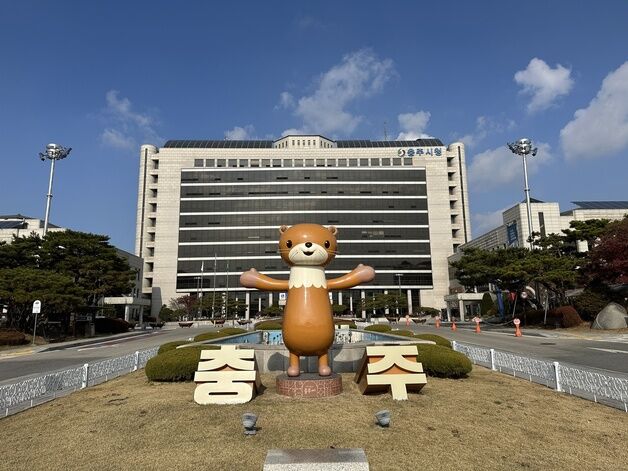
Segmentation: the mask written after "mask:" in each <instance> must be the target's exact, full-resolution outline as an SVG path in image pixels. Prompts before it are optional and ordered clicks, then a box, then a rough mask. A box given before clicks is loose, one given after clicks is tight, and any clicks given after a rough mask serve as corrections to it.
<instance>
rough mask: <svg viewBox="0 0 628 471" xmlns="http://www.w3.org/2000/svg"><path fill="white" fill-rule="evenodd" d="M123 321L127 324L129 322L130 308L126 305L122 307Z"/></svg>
mask: <svg viewBox="0 0 628 471" xmlns="http://www.w3.org/2000/svg"><path fill="white" fill-rule="evenodd" d="M124 320H125V321H127V322H129V321H130V320H131V306H130V305H128V304H126V305H125V306H124Z"/></svg>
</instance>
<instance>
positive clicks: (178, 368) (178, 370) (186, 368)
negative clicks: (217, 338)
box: [144, 345, 220, 382]
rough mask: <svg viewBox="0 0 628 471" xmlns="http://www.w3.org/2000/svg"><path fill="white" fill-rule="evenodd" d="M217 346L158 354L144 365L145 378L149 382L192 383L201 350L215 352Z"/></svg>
mask: <svg viewBox="0 0 628 471" xmlns="http://www.w3.org/2000/svg"><path fill="white" fill-rule="evenodd" d="M219 348H220V347H219V346H217V345H206V346H202V347H196V346H195V347H187V348H178V349H174V350H170V351H167V352H165V353H160V354H159V355H157V356H156V357H153V358H151V359H150V360H148V363H146V368H145V369H144V371H145V373H146V377H147V378H148V379H149V380H151V381H168V382H172V381H192V380H193V379H194V373H195V372H196V370H197V368H198V362H199V361H200V359H201V350H217V349H219Z"/></svg>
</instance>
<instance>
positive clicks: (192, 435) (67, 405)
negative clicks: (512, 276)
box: [0, 368, 628, 471]
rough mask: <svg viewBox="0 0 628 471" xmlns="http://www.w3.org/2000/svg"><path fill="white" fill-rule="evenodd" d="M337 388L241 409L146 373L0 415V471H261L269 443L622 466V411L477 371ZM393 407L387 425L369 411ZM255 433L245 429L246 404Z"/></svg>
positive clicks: (378, 465) (468, 462)
mask: <svg viewBox="0 0 628 471" xmlns="http://www.w3.org/2000/svg"><path fill="white" fill-rule="evenodd" d="M352 376H353V375H343V382H344V392H343V393H342V395H340V396H336V397H334V398H326V399H316V400H314V399H308V400H305V399H291V398H287V397H282V396H278V395H277V394H276V393H275V384H274V375H271V374H264V375H262V381H263V383H264V385H265V386H267V389H266V390H265V391H264V393H263V394H262V395H260V396H258V397H257V398H256V399H254V400H253V402H251V403H249V404H245V405H238V406H199V405H197V404H196V403H194V401H193V399H192V396H193V391H194V387H195V385H194V384H193V383H172V384H166V383H161V384H159V383H150V382H149V381H148V380H147V379H146V377H145V376H144V373H143V372H142V371H140V372H137V373H133V374H130V375H127V376H124V377H122V378H118V379H116V380H113V381H110V382H108V383H104V384H102V385H100V386H96V387H93V388H89V389H86V390H84V391H80V392H77V393H75V394H72V395H70V396H67V397H63V398H60V399H57V400H55V401H52V402H50V403H47V404H44V405H42V406H39V407H36V408H34V409H30V410H28V411H25V412H22V413H20V414H17V415H15V416H10V417H8V418H5V419H2V420H0V431H1V439H0V457H1V458H0V459H1V463H2V464H1V466H0V467H1V468H2V469H7V470H8V469H11V470H32V471H36V470H45V471H50V470H77V469H85V470H101V469H107V470H109V469H111V470H118V469H119V470H132V471H138V470H154V469H167V470H195V471H197V470H261V469H262V465H263V463H264V459H265V457H266V452H267V450H268V449H270V448H326V447H336V448H353V447H360V448H364V449H365V451H366V455H367V458H368V460H369V462H370V464H371V469H373V470H419V469H426V470H454V469H474V470H488V469H503V470H513V469H538V470H541V469H542V470H556V469H565V470H573V469H581V470H590V469H596V470H601V469H604V470H619V469H626V468H625V466H626V463H628V447H627V446H626V444H627V443H628V414H626V413H625V412H622V411H619V410H616V409H612V408H610V407H606V406H602V405H599V404H595V403H592V402H589V401H585V400H582V399H579V398H575V397H572V396H567V395H563V394H560V393H556V392H554V391H552V390H550V389H547V388H545V387H543V386H540V385H536V384H531V383H527V382H526V381H523V380H521V379H514V378H511V377H509V376H506V375H503V374H499V373H494V372H490V371H488V370H485V369H482V368H475V369H474V371H473V373H472V374H471V375H470V377H469V378H467V379H464V380H445V379H436V378H428V384H427V386H425V387H424V388H423V391H422V392H421V393H420V394H410V395H409V397H410V398H409V400H408V401H403V402H396V401H393V400H392V399H390V396H388V395H378V396H361V395H360V394H359V392H358V390H357V387H356V385H355V384H354V383H353V382H352ZM380 409H389V410H390V411H391V413H392V421H391V427H390V428H389V429H380V428H378V427H377V426H376V425H375V423H374V413H375V412H376V411H378V410H380ZM247 411H251V412H254V413H256V414H258V415H259V420H258V424H257V425H258V426H259V427H261V430H260V431H259V432H258V434H257V435H256V436H254V437H245V436H244V434H243V428H242V425H241V422H240V420H241V415H242V413H243V412H247Z"/></svg>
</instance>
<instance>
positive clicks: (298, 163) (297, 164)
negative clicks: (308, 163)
mask: <svg viewBox="0 0 628 471" xmlns="http://www.w3.org/2000/svg"><path fill="white" fill-rule="evenodd" d="M294 166H295V167H303V159H295V160H294Z"/></svg>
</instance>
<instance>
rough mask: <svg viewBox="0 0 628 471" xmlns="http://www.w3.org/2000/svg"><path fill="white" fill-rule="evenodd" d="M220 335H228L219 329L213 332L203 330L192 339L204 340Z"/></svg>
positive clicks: (219, 336)
mask: <svg viewBox="0 0 628 471" xmlns="http://www.w3.org/2000/svg"><path fill="white" fill-rule="evenodd" d="M222 337H228V334H223V333H222V331H221V330H217V331H213V332H204V333H202V334H198V335H197V336H196V337H194V341H195V342H203V341H205V340H214V339H220V338H222Z"/></svg>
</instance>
